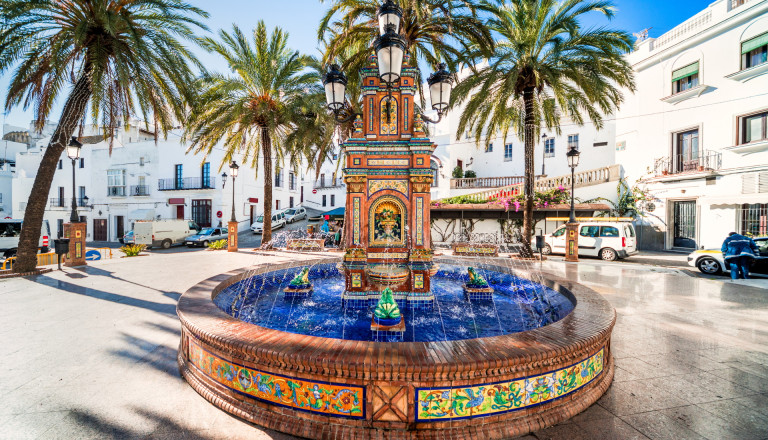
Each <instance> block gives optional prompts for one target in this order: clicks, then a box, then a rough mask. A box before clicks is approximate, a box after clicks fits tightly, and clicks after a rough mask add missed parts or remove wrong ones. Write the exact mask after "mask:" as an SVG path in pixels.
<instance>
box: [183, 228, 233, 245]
mask: <svg viewBox="0 0 768 440" xmlns="http://www.w3.org/2000/svg"><path fill="white" fill-rule="evenodd" d="M226 239H227V230H226V229H224V228H205V229H203V230H202V231H200V232H199V233H197V234H195V235H190V236H189V237H187V238H185V239H184V244H186V245H187V246H188V247H194V246H202V247H208V243H211V242H214V241H219V240H226Z"/></svg>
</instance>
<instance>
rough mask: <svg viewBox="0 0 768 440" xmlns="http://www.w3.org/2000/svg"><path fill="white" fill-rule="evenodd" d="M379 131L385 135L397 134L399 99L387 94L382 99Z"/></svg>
mask: <svg viewBox="0 0 768 440" xmlns="http://www.w3.org/2000/svg"><path fill="white" fill-rule="evenodd" d="M379 131H380V132H381V134H383V135H392V134H397V99H395V97H394V96H393V97H392V98H390V97H388V96H385V97H384V98H383V99H382V100H381V111H380V112H379Z"/></svg>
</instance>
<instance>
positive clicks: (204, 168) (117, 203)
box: [0, 124, 303, 241]
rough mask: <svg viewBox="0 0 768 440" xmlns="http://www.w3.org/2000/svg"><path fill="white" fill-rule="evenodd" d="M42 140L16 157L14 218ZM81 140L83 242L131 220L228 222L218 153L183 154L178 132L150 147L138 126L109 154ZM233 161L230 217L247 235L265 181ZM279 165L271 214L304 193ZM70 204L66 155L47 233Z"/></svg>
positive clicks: (111, 235)
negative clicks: (85, 229) (235, 173)
mask: <svg viewBox="0 0 768 440" xmlns="http://www.w3.org/2000/svg"><path fill="white" fill-rule="evenodd" d="M86 132H87V131H86ZM48 140H49V136H46V137H43V138H41V139H38V140H36V141H35V142H34V143H32V145H30V146H29V148H27V149H26V150H25V151H21V152H18V153H17V154H16V155H15V167H14V172H13V177H12V195H11V200H12V201H13V203H12V205H11V207H12V212H13V217H14V218H23V216H24V210H25V208H26V201H27V199H28V198H29V194H30V191H31V188H32V184H33V181H34V178H35V174H36V172H37V169H38V166H39V163H40V159H41V158H42V154H43V153H44V150H45V146H46V145H47V143H48ZM82 141H83V143H84V146H83V148H82V151H81V156H80V159H79V160H78V161H77V162H76V164H75V171H76V183H75V185H76V186H77V188H76V193H75V195H76V199H77V205H78V214H79V215H80V216H81V219H82V220H84V221H85V222H87V224H88V235H87V239H88V240H92V241H116V240H118V239H119V238H120V237H122V234H123V233H125V232H127V231H129V230H130V229H131V228H132V225H133V222H135V221H136V220H146V219H152V218H183V219H190V220H194V221H195V222H197V223H198V224H199V225H200V226H202V227H206V226H217V225H219V223H223V224H225V223H226V222H227V221H229V219H230V217H231V212H232V211H231V210H232V177H231V176H228V178H227V179H226V181H225V180H224V178H223V176H222V174H224V173H226V174H227V175H229V174H230V171H229V166H228V164H224V165H223V167H222V159H223V157H224V150H223V149H220V148H214V149H213V151H212V152H211V154H210V155H208V156H204V155H202V154H191V153H190V154H187V153H186V149H187V147H186V145H185V144H183V143H182V142H181V133H180V131H179V130H174V131H172V132H170V133H168V137H167V139H166V140H159V141H158V142H157V144H156V143H155V141H154V135H153V133H151V132H147V131H144V130H143V129H141V128H140V127H139V126H138V124H134V125H129V127H128V128H126V129H120V130H119V131H118V132H117V133H116V135H115V139H114V142H113V146H112V152H111V153H110V151H109V140H103V138H102V136H101V135H93V136H84V137H83V138H82ZM236 160H237V161H238V163H239V164H240V169H239V174H238V177H237V179H236V181H235V215H236V218H237V219H238V220H239V221H240V230H246V229H247V228H248V227H249V226H250V225H251V223H252V222H253V220H254V219H255V217H256V216H258V215H259V214H261V212H262V210H263V205H262V204H263V202H264V196H263V194H264V180H263V176H259V177H257V176H256V172H255V170H254V169H253V168H252V167H250V166H249V165H250V164H244V163H242V160H241V159H240V158H238V159H236ZM279 165H280V164H277V163H275V164H273V169H275V170H276V172H275V175H274V176H270V178H274V182H273V184H274V189H273V200H274V202H273V203H274V206H273V209H283V208H287V207H290V206H293V205H295V204H299V203H300V198H301V194H302V190H303V179H302V178H301V176H298V175H297V173H295V172H294V171H292V170H286V169H284V168H282V167H281V166H279ZM1 173H2V172H0V175H1ZM0 179H1V178H0ZM1 182H2V180H0V184H1ZM0 188H1V186H0ZM71 203H72V163H71V160H70V159H69V158H68V157H67V155H66V151H65V152H64V153H63V154H62V156H61V159H60V162H59V169H58V170H57V172H56V174H55V176H54V179H53V183H52V184H51V190H50V193H49V199H48V205H47V209H46V213H45V218H46V219H47V220H48V221H49V224H50V226H51V233H52V235H54V236H58V235H60V234H61V232H62V228H63V223H65V222H68V221H69V218H70V213H71V206H72V205H71ZM6 205H7V204H6Z"/></svg>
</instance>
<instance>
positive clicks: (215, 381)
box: [178, 258, 615, 439]
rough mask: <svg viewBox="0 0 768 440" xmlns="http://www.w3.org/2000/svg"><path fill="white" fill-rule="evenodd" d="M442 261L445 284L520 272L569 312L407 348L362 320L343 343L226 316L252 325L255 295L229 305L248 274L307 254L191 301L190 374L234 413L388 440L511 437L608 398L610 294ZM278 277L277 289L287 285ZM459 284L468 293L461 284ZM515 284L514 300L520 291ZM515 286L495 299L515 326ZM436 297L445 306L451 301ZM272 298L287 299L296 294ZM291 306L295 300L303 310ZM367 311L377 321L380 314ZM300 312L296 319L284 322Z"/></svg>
mask: <svg viewBox="0 0 768 440" xmlns="http://www.w3.org/2000/svg"><path fill="white" fill-rule="evenodd" d="M436 260H437V261H438V262H439V263H441V272H439V273H438V274H437V276H436V279H437V280H438V283H437V284H440V281H439V280H440V278H441V275H443V277H444V278H451V276H452V275H451V274H452V273H454V272H453V271H451V269H450V268H451V265H457V264H459V265H460V264H466V265H467V266H469V265H471V266H474V267H476V268H478V267H479V269H480V270H482V271H486V272H485V277H486V279H487V280H488V281H489V283H490V284H491V285H492V286H494V288H496V289H497V290H498V288H499V286H501V287H504V286H505V285H506V284H507V283H508V280H509V279H510V278H509V277H510V276H513V275H514V277H513V279H522V280H525V279H527V280H536V282H537V285H538V284H540V285H542V286H543V287H542V289H543V290H542V292H545V293H546V294H547V295H550V297H551V298H552V300H553V301H555V302H557V298H560V299H565V300H566V302H567V303H569V304H570V307H568V304H560V306H562V307H560V308H558V307H554V308H553V307H549V308H548V309H547V310H546V311H548V312H549V313H550V314H552V313H554V315H552V316H551V317H550V318H551V319H548V320H540V321H538V323H539V324H540V325H541V326H540V327H538V328H531V327H532V326H533V325H532V323H535V322H536V321H535V320H533V321H532V320H531V319H527V320H526V319H525V318H524V317H523V315H522V314H521V315H520V317H519V318H520V323H522V324H523V326H522V327H521V328H519V329H517V330H514V329H513V328H512V327H507V328H506V330H505V327H504V326H503V325H502V327H501V330H499V329H497V330H494V331H495V332H496V333H491V334H490V335H488V334H486V333H484V332H482V331H479V330H483V329H479V330H477V326H475V329H476V330H475V331H474V333H465V332H459V333H458V334H451V335H450V336H449V333H448V332H443V333H442V336H441V333H440V332H436V333H434V335H433V336H432V337H431V338H426V340H420V339H424V338H420V337H419V334H421V333H422V332H417V331H414V330H411V334H410V335H408V334H406V335H407V336H406V338H405V341H406V342H371V341H368V340H363V339H364V338H363V337H362V336H360V337H358V338H357V339H354V338H353V337H352V336H351V335H353V334H358V333H356V332H354V331H353V329H352V328H351V327H350V329H349V332H348V333H347V332H346V331H345V334H344V335H343V337H339V336H338V335H337V334H335V333H332V332H328V331H323V330H322V328H321V329H319V330H318V329H314V330H313V329H309V330H307V331H305V332H304V333H305V334H302V333H301V332H300V331H298V329H300V328H304V329H307V328H309V327H311V326H310V325H304V326H301V325H300V326H298V327H296V328H290V327H284V329H280V328H281V327H280V326H279V325H272V324H270V322H266V321H261V322H260V324H263V325H257V324H252V323H248V322H245V321H243V320H240V319H237V318H235V317H233V316H232V315H230V314H228V313H227V312H229V313H232V314H233V315H235V316H238V317H243V318H246V319H247V318H248V317H249V316H251V315H249V313H250V312H249V310H250V311H255V312H258V307H256V308H255V309H254V308H253V307H255V306H257V305H258V298H255V301H252V302H248V301H244V302H241V303H240V304H238V303H237V302H236V301H225V300H228V299H236V298H237V297H236V296H230V297H227V295H233V294H234V292H237V291H238V288H240V291H242V289H243V288H247V285H248V283H249V280H254V279H256V280H259V279H260V280H262V283H263V280H265V279H269V278H270V277H271V278H272V279H273V280H277V281H279V280H281V279H284V278H286V275H285V274H287V273H291V274H295V270H296V268H300V267H303V266H304V265H305V264H306V262H292V263H287V264H282V265H262V266H257V267H253V268H249V269H247V270H246V269H243V270H238V271H233V272H230V273H227V274H222V275H219V276H216V277H213V278H210V279H208V280H206V281H203V282H201V283H199V284H198V285H196V286H194V287H193V288H191V289H190V290H189V291H187V292H186V293H185V294H184V295H183V296H182V298H181V299H180V300H179V304H178V315H179V318H180V320H181V323H182V338H181V343H180V349H179V365H180V370H181V373H182V375H183V376H184V377H185V378H186V380H187V381H188V382H189V383H190V385H192V387H193V388H195V389H196V390H197V391H198V392H199V393H200V394H201V395H203V396H204V397H205V398H207V399H208V400H210V401H211V402H212V403H213V404H215V405H217V406H219V407H220V408H222V409H224V410H225V411H228V412H230V413H232V414H234V415H236V416H239V417H241V418H243V419H246V420H248V421H250V422H253V423H256V424H258V425H261V426H264V427H266V428H270V429H274V430H277V431H281V432H285V433H288V434H292V435H297V436H301V437H306V438H334V439H337V438H349V439H369V438H370V439H373V438H380V436H381V435H382V432H380V431H388V432H387V433H386V434H387V436H388V438H403V439H443V438H465V437H466V438H470V437H472V438H475V437H477V438H488V439H498V438H508V437H513V436H517V435H522V434H525V433H527V432H530V431H534V430H538V429H541V428H543V427H545V426H549V425H552V424H555V423H558V422H560V421H562V420H565V419H568V418H570V417H572V416H573V415H575V414H577V413H578V412H580V411H582V410H584V409H586V408H587V407H588V406H589V405H591V404H592V403H594V402H595V401H596V400H597V399H598V398H599V397H600V396H601V395H602V394H603V393H604V392H605V390H606V389H607V388H608V386H609V385H610V383H611V380H612V378H613V360H612V356H611V352H610V335H611V330H612V328H613V325H614V322H615V312H614V310H613V308H612V307H611V306H610V305H609V304H608V302H607V301H606V300H605V299H603V298H602V297H601V296H600V295H598V294H597V293H595V292H594V291H592V290H590V289H588V288H586V287H584V286H581V285H579V284H576V283H573V282H570V281H568V280H565V279H559V278H555V277H545V278H541V277H540V275H539V274H534V273H527V272H525V271H523V270H518V269H516V268H514V267H506V266H500V265H499V266H497V265H494V264H480V265H478V264H477V261H476V260H475V261H471V262H470V261H469V260H468V261H466V263H465V262H462V261H461V260H460V259H456V258H451V259H450V260H447V259H436ZM338 261H339V260H338V259H324V260H314V261H312V264H313V265H321V266H322V265H325V266H327V272H328V274H329V277H331V278H332V277H333V276H338V275H337V273H338V272H337V270H336V269H335V265H336V264H337V263H338ZM443 267H444V268H445V269H442V268H443ZM291 269H293V270H291ZM281 271H282V272H281ZM443 272H444V273H443ZM489 273H490V274H491V276H488V274H489ZM493 273H496V274H499V275H498V276H494V275H493ZM331 274H333V275H331ZM288 278H290V277H288ZM310 278H311V279H312V281H313V283H314V284H315V292H316V293H315V295H318V292H323V291H325V290H326V289H323V288H320V285H321V284H322V283H323V282H325V281H324V279H323V277H321V279H315V277H313V276H312V275H310ZM289 281H290V280H288V282H289ZM250 282H251V283H252V281H250ZM274 284H275V286H273V287H274V288H275V289H279V288H280V285H281V282H275V283H274ZM455 284H456V285H457V286H458V289H459V291H460V290H461V285H462V283H461V281H460V280H456V282H455ZM512 287H514V286H510V289H511V291H512V292H514V294H520V292H519V291H517V290H518V289H512ZM261 290H262V291H261V292H260V293H259V294H258V295H257V296H259V297H260V296H261V295H269V288H263V289H261ZM438 290H439V289H438ZM507 294H509V293H508V292H505V291H504V290H503V289H501V292H500V293H499V295H498V296H494V300H493V301H492V302H491V303H492V305H493V306H494V307H497V306H498V307H500V310H501V311H500V312H499V318H500V319H501V320H508V321H514V319H515V318H514V317H511V312H509V311H507V309H505V308H504V301H503V299H504V295H507ZM514 294H511V295H512V296H514ZM436 296H437V304H438V305H439V304H440V295H436ZM247 297H248V295H244V296H242V295H241V299H246V298H247ZM267 298H269V297H268V296H267ZM337 298H338V296H337ZM271 299H272V300H273V301H274V302H275V303H277V301H281V302H283V304H282V305H283V306H284V305H286V304H285V302H286V301H287V300H284V299H282V298H277V297H274V298H271ZM262 300H263V298H262ZM293 301H294V300H291V301H290V302H291V304H292V306H293V307H296V306H297V305H298V306H299V308H301V307H302V306H301V305H299V304H298V303H294V302H293ZM300 301H302V300H300ZM303 301H317V298H316V297H315V296H313V297H312V298H310V299H307V300H303ZM337 301H338V302H341V300H340V299H338V300H337ZM233 302H234V304H233ZM217 303H219V306H221V308H220V307H219V306H217ZM483 303H485V307H491V306H490V305H489V304H487V303H488V302H487V301H485V302H483V301H480V302H468V303H467V304H468V307H470V306H471V307H478V308H479V307H483ZM523 303H525V301H523ZM228 305H229V306H230V308H229V309H228V308H227V306H228ZM550 305H551V304H550ZM249 307H251V309H249ZM524 308H525V307H524ZM225 310H226V311H227V312H225ZM558 310H559V311H558ZM364 312H365V311H364ZM403 312H404V320H405V322H406V324H407V326H408V327H410V328H414V327H416V328H418V325H417V318H418V316H420V315H418V314H417V311H408V310H403ZM534 312H537V311H536V310H533V309H532V312H531V313H533V314H535V313H534ZM538 312H541V310H539V311H538ZM241 313H242V316H240V314H241ZM409 313H411V315H410V316H409ZM262 314H263V313H262ZM539 314H540V313H539ZM257 315H258V313H257ZM367 319H368V323H369V324H370V315H368V318H367ZM409 319H410V320H411V322H409ZM289 320H290V315H288V317H281V318H280V319H279V320H276V321H275V322H281V323H286V322H287V321H289ZM295 321H296V322H299V320H295ZM318 321H320V319H318ZM352 321H355V320H354V319H353V320H352ZM322 322H325V321H322ZM345 323H347V324H349V322H348V320H344V319H343V317H342V318H341V319H339V325H340V326H343V325H347V324H345ZM265 325H271V326H272V327H277V328H267V327H266V326H265ZM442 325H444V322H443V323H442ZM480 327H487V326H486V325H481V326H480ZM287 330H290V331H287ZM318 334H319V335H322V336H319V335H318ZM493 334H495V335H493ZM462 335H463V336H462ZM324 336H329V337H324Z"/></svg>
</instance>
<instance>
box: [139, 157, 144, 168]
mask: <svg viewBox="0 0 768 440" xmlns="http://www.w3.org/2000/svg"><path fill="white" fill-rule="evenodd" d="M139 166H140V167H143V166H144V156H142V157H140V158H139Z"/></svg>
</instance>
